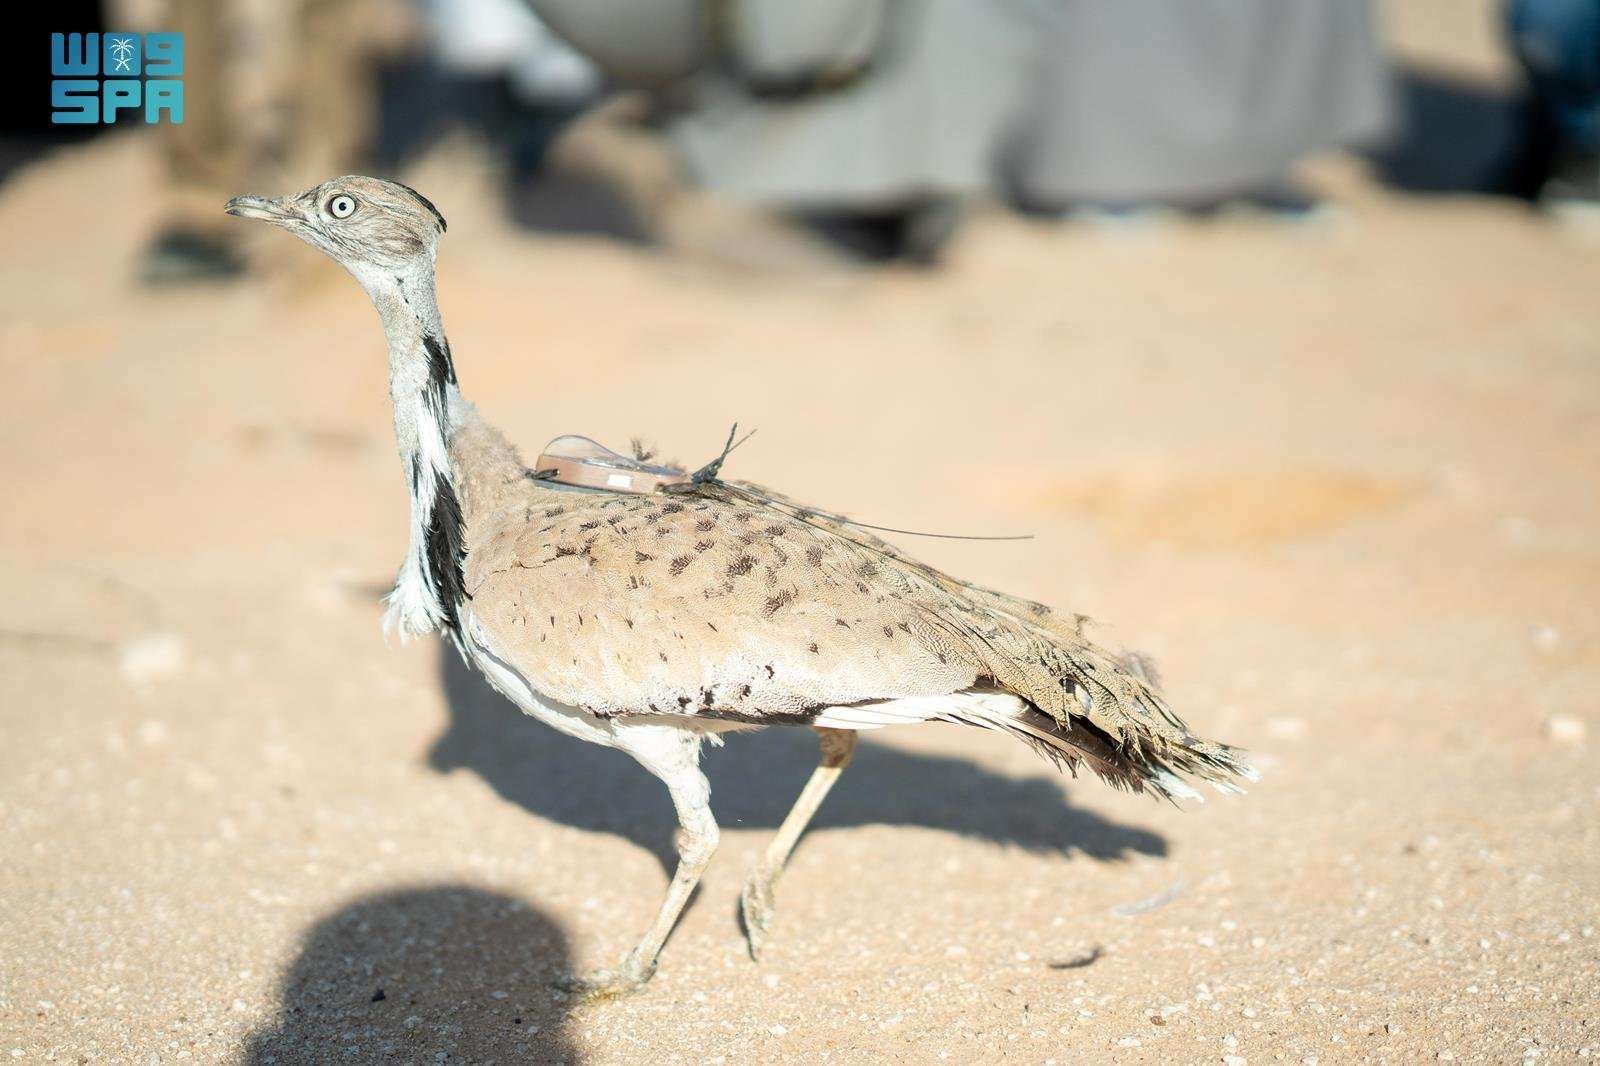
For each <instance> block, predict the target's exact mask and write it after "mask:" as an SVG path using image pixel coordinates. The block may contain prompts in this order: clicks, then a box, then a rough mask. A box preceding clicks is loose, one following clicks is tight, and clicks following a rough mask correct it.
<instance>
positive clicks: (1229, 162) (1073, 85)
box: [528, 0, 1390, 262]
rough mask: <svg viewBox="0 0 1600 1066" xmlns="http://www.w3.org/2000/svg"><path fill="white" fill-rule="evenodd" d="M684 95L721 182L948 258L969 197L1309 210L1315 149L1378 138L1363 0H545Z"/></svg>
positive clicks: (1385, 112)
mask: <svg viewBox="0 0 1600 1066" xmlns="http://www.w3.org/2000/svg"><path fill="white" fill-rule="evenodd" d="M528 2H529V3H530V4H532V6H533V7H534V8H535V9H536V10H538V11H539V12H540V14H541V16H543V17H544V18H545V19H546V20H547V21H548V22H549V23H550V24H551V25H552V27H553V28H555V29H556V30H557V31H558V32H560V33H562V34H563V35H564V36H566V37H567V38H568V39H569V40H570V41H572V42H573V43H574V44H575V45H576V46H577V47H578V48H579V49H580V50H582V51H584V52H585V53H586V54H588V55H590V56H591V57H592V58H594V59H596V61H597V63H598V64H599V65H600V66H601V68H602V69H604V70H605V71H606V73H607V74H608V75H609V76H610V77H611V78H612V79H613V80H614V81H616V82H618V83H621V84H634V85H646V86H649V87H652V88H655V89H657V90H660V91H661V96H662V98H663V99H664V100H667V101H669V107H668V109H667V116H668V117H667V120H666V128H667V130H668V133H669V135H670V137H671V139H672V141H673V143H674V145H675V146H676V147H677V149H678V151H679V153H680V155H681V157H682V159H683V160H684V162H685V164H686V165H687V168H688V170H689V172H690V173H691V174H692V175H693V176H694V177H695V178H696V179H697V180H698V181H700V182H701V183H702V184H704V185H705V186H706V187H708V188H710V189H712V190H715V191H718V192H722V193H726V194H728V195H730V196H734V197H738V198H740V199H743V200H746V201H752V202H757V203H761V204H765V205H769V206H773V207H780V208H785V209H789V210H796V211H801V212H806V213H810V214H812V215H813V217H815V216H816V215H818V214H821V215H824V216H826V217H827V218H828V219H829V221H830V229H831V232H832V233H833V235H835V236H838V237H841V238H842V239H843V240H844V241H845V243H846V244H849V245H853V246H855V247H856V248H858V249H859V250H863V251H866V252H868V253H869V254H877V255H879V256H885V257H892V256H903V257H905V258H908V259H911V260H913V261H920V262H931V261H933V260H934V259H935V258H936V257H937V255H938V253H939V250H940V249H941V248H942V247H943V245H944V243H945V241H946V240H948V238H949V237H950V235H951V234H952V233H953V232H954V230H955V226H956V222H957V218H958V212H957V205H958V203H959V202H960V199H961V197H963V196H965V195H966V194H968V193H972V192H976V191H980V190H984V189H994V188H1003V189H1004V190H1005V191H1006V192H1008V193H1009V194H1011V195H1012V196H1013V197H1014V198H1015V199H1016V200H1018V201H1019V202H1020V203H1021V204H1023V205H1025V206H1030V207H1038V208H1044V209H1057V208H1067V207H1072V206H1081V205H1088V204H1093V205H1102V206H1132V205H1137V204H1144V203H1164V204H1178V205H1182V206H1194V207H1205V206H1214V205H1217V204H1221V203H1224V202H1227V201H1230V200H1233V199H1237V198H1252V199H1257V200H1265V201H1268V202H1270V203H1273V204H1274V205H1279V206H1294V205H1295V199H1294V194H1293V192H1292V190H1289V189H1288V187H1287V185H1286V182H1285V175H1286V173H1287V171H1288V169H1289V168H1290V166H1291V165H1292V164H1293V163H1294V162H1295V161H1296V160H1297V159H1299V158H1300V157H1301V156H1303V155H1305V154H1307V153H1309V152H1313V151H1316V150H1319V149H1324V148H1328V147H1333V146H1336V145H1344V144H1348V143H1351V142H1353V141H1359V140H1362V139H1365V138H1369V137H1373V136H1376V135H1377V134H1378V133H1379V132H1381V131H1382V130H1384V129H1385V128H1386V126H1387V124H1388V121H1389V116H1390V100H1389V89H1388V82H1387V75H1386V70H1385V66H1384V63H1383V60H1382V58H1381V55H1380V52H1379V48H1378V43H1377V37H1376V33H1375V27H1374V25H1373V18H1372V12H1371V10H1370V6H1369V4H1368V3H1367V2H1366V0H1124V2H1122V3H1117V4H1106V3H1082V2H1071V0H814V2H811V3H806V4H793V3H787V2H785V0H709V2H707V0H528Z"/></svg>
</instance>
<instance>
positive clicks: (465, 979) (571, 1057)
mask: <svg viewBox="0 0 1600 1066" xmlns="http://www.w3.org/2000/svg"><path fill="white" fill-rule="evenodd" d="M567 968H568V958H567V942H566V937H565V936H564V935H563V933H562V932H561V930H560V929H559V928H558V927H557V926H556V925H555V924H554V923H553V922H551V920H550V919H549V918H547V917H545V916H544V915H543V914H542V913H540V912H539V911H537V910H535V909H533V908H532V907H529V906H528V904H526V903H524V902H523V901H521V900H517V899H513V898H511V897H510V896H503V895H499V894H497V893H494V892H488V891H485V890H483V889H479V888H472V887H468V886H465V885H437V886H424V887H418V888H410V889H400V890H396V891H392V892H385V893H382V894H379V895H374V896H367V897H364V898H362V899H358V900H356V901H355V902H354V903H351V904H348V905H347V906H344V907H341V908H340V909H339V910H337V911H335V912H334V913H333V914H331V915H329V916H328V917H326V918H324V919H322V920H321V921H320V922H318V923H317V924H316V925H315V926H313V927H312V928H311V931H310V932H309V933H307V934H306V937H305V941H304V942H303V943H302V945H301V947H300V953H299V955H298V956H297V957H296V959H295V961H294V964H293V966H291V967H290V969H289V972H288V974H287V975H286V976H285V977H284V981H283V987H282V989H281V990H280V992H279V1018H278V1021H277V1022H276V1023H275V1024H273V1025H272V1026H270V1027H265V1028H262V1029H260V1030H257V1031H256V1032H255V1033H253V1034H251V1037H250V1041H249V1046H248V1047H247V1049H246V1051H245V1055H244V1061H245V1062H247V1063H250V1064H252V1066H265V1064H268V1063H275V1064H278V1066H288V1064H290V1063H303V1062H387V1061H397V1062H433V1061H434V1060H435V1058H436V1057H438V1056H439V1054H440V1053H441V1052H444V1053H447V1056H446V1057H448V1059H449V1061H452V1062H460V1061H465V1062H486V1061H492V1060H498V1061H501V1062H507V1061H512V1060H515V1061H519V1062H520V1061H528V1062H548V1063H558V1062H576V1061H578V1058H579V1056H578V1055H577V1053H576V1051H575V1049H574V1048H573V1047H572V1045H571V1044H570V1042H569V1041H568V1040H567V1038H566V1036H565V1035H564V1033H563V1026H564V1025H565V1023H566V1019H567V1010H568V1008H567V1007H566V1006H564V1003H565V1000H563V999H562V998H561V997H559V996H558V995H557V994H556V993H555V992H554V991H553V990H552V989H551V988H550V981H551V979H552V978H553V977H554V976H556V975H557V974H559V973H565V972H566V970H567ZM502 993H503V998H502V996H501V994H502Z"/></svg>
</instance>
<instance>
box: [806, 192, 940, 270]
mask: <svg viewBox="0 0 1600 1066" xmlns="http://www.w3.org/2000/svg"><path fill="white" fill-rule="evenodd" d="M961 214H962V210H961V201H960V200H959V199H957V198H955V197H951V196H930V197H926V198H922V199H918V200H913V201H911V202H909V203H906V204H904V205H902V206H900V207H898V208H896V209H893V210H886V211H801V212H798V213H797V215H796V217H797V218H798V220H799V221H800V222H801V223H802V224H803V225H805V226H807V227H809V228H810V229H811V230H812V231H813V232H815V233H818V234H820V235H821V236H823V237H826V238H827V239H828V240H830V241H832V242H833V243H834V244H836V245H838V246H839V247H841V248H843V249H845V250H846V251H848V252H850V253H852V254H853V255H855V256H857V257H858V258H861V259H865V260H867V261H869V262H875V263H889V262H894V261H897V260H899V261H903V262H906V263H909V264H910V265H912V266H924V267H931V266H937V265H938V264H939V262H940V261H941V260H942V259H943V257H944V251H945V248H946V247H947V246H948V245H949V243H950V240H951V238H953V237H954V236H955V234H956V230H957V229H959V228H960V225H961Z"/></svg>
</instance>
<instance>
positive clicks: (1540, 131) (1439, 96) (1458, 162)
mask: <svg viewBox="0 0 1600 1066" xmlns="http://www.w3.org/2000/svg"><path fill="white" fill-rule="evenodd" d="M1396 84H1397V90H1398V92H1397V95H1398V98H1399V110H1400V122H1399V124H1398V127H1397V129H1396V131H1395V134H1394V136H1393V137H1391V138H1390V139H1389V140H1387V141H1386V142H1385V143H1383V144H1382V145H1380V146H1378V147H1376V148H1373V149H1372V150H1370V151H1369V152H1367V153H1366V155H1367V158H1368V159H1369V161H1370V162H1371V163H1372V165H1373V169H1374V173H1375V174H1376V176H1377V178H1378V179H1379V180H1380V181H1382V182H1384V183H1385V184H1387V185H1392V186H1394V187H1396V188H1399V189H1406V190H1409V191H1412V192H1429V193H1487V194H1491V195H1497V196H1516V197H1521V198H1524V199H1531V198H1532V197H1533V196H1534V194H1535V193H1536V192H1537V191H1538V187H1539V183H1540V182H1541V181H1542V180H1543V176H1544V173H1545V170H1546V169H1547V167H1548V160H1549V155H1550V150H1551V140H1552V139H1551V135H1550V132H1549V130H1548V128H1547V125H1546V123H1545V122H1544V121H1543V119H1542V118H1541V117H1540V115H1539V113H1538V112H1537V110H1536V108H1535V107H1534V106H1533V103H1532V101H1531V100H1530V99H1529V98H1528V97H1527V96H1526V95H1525V94H1522V93H1518V92H1514V91H1511V90H1507V89H1500V88H1496V87H1494V86H1489V85H1484V84H1482V83H1481V82H1476V81H1469V80H1467V79H1465V78H1461V77H1457V76H1452V75H1448V74H1443V73H1440V72H1437V71H1430V70H1421V69H1416V68H1402V69H1401V70H1400V72H1399V75H1398V77H1397V79H1396Z"/></svg>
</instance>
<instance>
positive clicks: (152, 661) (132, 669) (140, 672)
mask: <svg viewBox="0 0 1600 1066" xmlns="http://www.w3.org/2000/svg"><path fill="white" fill-rule="evenodd" d="M187 660H188V652H187V650H186V649H185V648H184V646H183V638H182V637H180V636H178V634H176V633H146V634H144V635H143V636H139V637H134V638H133V639H132V640H130V641H128V642H126V643H125V644H123V645H122V648H121V650H120V651H119V653H118V655H117V666H118V668H119V669H120V670H121V671H122V677H123V679H124V680H125V681H129V682H132V683H134V684H143V683H146V682H150V681H157V680H160V679H161V678H163V677H168V676H170V675H172V674H175V673H177V672H178V671H179V670H181V669H182V668H183V665H184V663H185V662H186V661H187Z"/></svg>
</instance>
